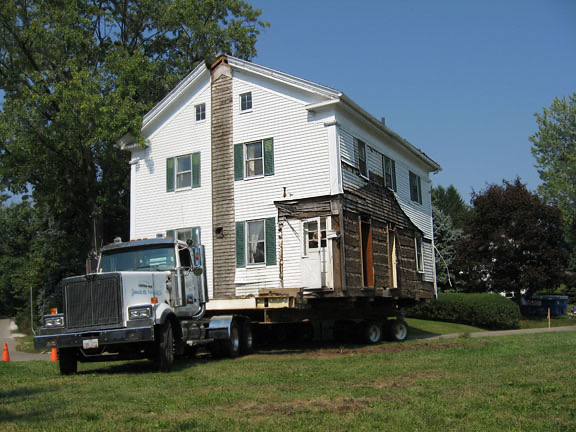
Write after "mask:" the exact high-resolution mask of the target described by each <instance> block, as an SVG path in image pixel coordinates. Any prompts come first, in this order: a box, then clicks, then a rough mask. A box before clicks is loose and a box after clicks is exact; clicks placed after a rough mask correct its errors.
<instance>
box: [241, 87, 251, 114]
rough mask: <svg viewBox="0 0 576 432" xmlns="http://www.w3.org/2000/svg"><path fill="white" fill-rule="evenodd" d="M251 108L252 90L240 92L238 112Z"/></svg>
mask: <svg viewBox="0 0 576 432" xmlns="http://www.w3.org/2000/svg"><path fill="white" fill-rule="evenodd" d="M251 110H252V92H247V93H242V94H241V95H240V112H247V111H251Z"/></svg>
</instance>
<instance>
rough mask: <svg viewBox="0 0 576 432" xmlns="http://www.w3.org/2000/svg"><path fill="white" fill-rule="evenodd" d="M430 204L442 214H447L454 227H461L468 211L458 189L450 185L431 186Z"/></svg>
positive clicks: (468, 207) (468, 208)
mask: <svg viewBox="0 0 576 432" xmlns="http://www.w3.org/2000/svg"><path fill="white" fill-rule="evenodd" d="M432 204H434V206H435V207H436V208H438V209H439V210H441V211H442V212H443V213H444V215H446V216H449V217H450V219H451V220H452V223H453V224H454V226H455V227H457V228H461V227H462V225H463V224H464V221H465V220H466V217H467V215H468V213H469V212H470V206H468V205H467V204H466V203H465V202H464V200H463V199H462V197H461V196H460V193H458V190H457V189H456V188H455V187H454V186H453V185H450V186H448V187H447V188H445V187H444V186H436V187H433V188H432Z"/></svg>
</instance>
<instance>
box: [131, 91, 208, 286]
mask: <svg viewBox="0 0 576 432" xmlns="http://www.w3.org/2000/svg"><path fill="white" fill-rule="evenodd" d="M200 103H205V104H206V120H205V121H202V122H196V112H195V105H198V104H200ZM148 139H149V142H150V144H149V146H148V148H146V149H145V150H142V151H139V152H138V153H134V155H133V159H134V157H137V156H138V157H140V159H141V160H140V161H139V162H138V163H137V164H136V165H135V166H133V168H132V169H133V173H134V174H135V175H134V177H133V182H134V183H135V184H133V186H132V190H131V194H132V195H131V203H132V204H131V209H132V213H133V214H132V215H131V217H132V223H131V237H132V238H143V237H149V238H150V237H154V236H155V235H156V234H157V233H162V234H165V233H166V231H168V230H173V229H181V228H190V227H193V226H200V228H201V233H200V235H201V241H202V243H203V244H204V247H205V251H206V263H207V269H206V270H207V278H208V281H211V277H212V230H211V226H212V202H211V170H210V166H211V143H210V83H209V81H208V80H207V81H206V82H204V83H203V85H202V86H201V87H199V88H198V91H197V92H195V93H194V94H193V95H192V96H191V97H190V99H189V101H188V102H187V103H186V104H184V105H183V106H182V107H181V109H180V110H179V111H177V112H176V113H175V114H174V115H172V117H171V118H170V119H168V120H167V121H166V122H164V123H163V124H162V125H161V126H160V127H159V128H158V129H157V130H156V131H155V132H154V134H153V135H152V136H150V137H149V138H148ZM195 152H200V187H199V188H191V189H185V190H176V191H174V192H166V159H167V158H169V157H175V156H183V155H186V154H190V153H195ZM211 293H212V287H211V282H209V294H210V295H211Z"/></svg>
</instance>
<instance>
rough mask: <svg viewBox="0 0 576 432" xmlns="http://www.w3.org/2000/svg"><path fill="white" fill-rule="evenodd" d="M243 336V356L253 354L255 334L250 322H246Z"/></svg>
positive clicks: (241, 346)
mask: <svg viewBox="0 0 576 432" xmlns="http://www.w3.org/2000/svg"><path fill="white" fill-rule="evenodd" d="M241 336H242V340H241V344H240V352H241V353H242V355H248V354H252V352H253V351H254V334H253V332H252V323H251V322H250V320H246V321H244V324H243V325H242V333H241Z"/></svg>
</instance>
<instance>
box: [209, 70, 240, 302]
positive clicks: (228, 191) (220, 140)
mask: <svg viewBox="0 0 576 432" xmlns="http://www.w3.org/2000/svg"><path fill="white" fill-rule="evenodd" d="M211 87H212V88H211V91H212V115H211V117H212V129H211V132H212V237H213V242H214V258H213V262H214V264H213V274H214V277H213V281H214V283H213V297H214V298H231V297H234V296H235V286H234V276H235V273H236V255H235V225H234V145H233V141H232V68H231V67H230V66H229V65H228V64H226V63H224V62H221V63H219V64H218V65H217V66H215V67H214V68H213V69H212V86H211Z"/></svg>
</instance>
